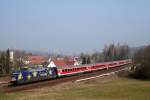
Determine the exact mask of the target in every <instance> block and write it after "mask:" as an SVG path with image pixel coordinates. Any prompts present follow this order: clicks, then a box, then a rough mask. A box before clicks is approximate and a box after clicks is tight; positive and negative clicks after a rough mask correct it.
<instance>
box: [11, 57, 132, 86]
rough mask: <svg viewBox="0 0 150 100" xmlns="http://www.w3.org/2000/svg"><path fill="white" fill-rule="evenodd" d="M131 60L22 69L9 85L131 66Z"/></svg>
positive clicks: (12, 75) (15, 72) (15, 74)
mask: <svg viewBox="0 0 150 100" xmlns="http://www.w3.org/2000/svg"><path fill="white" fill-rule="evenodd" d="M131 63H132V61H131V59H127V60H119V61H111V62H103V63H97V64H85V65H78V66H64V67H59V66H49V65H48V66H45V67H41V66H37V67H23V68H21V69H20V70H16V71H14V72H12V74H11V84H13V85H18V84H24V83H31V82H36V81H42V80H50V79H56V78H60V77H63V76H70V75H75V74H81V73H85V72H92V71H96V70H102V69H109V68H114V67H119V66H122V65H127V64H131Z"/></svg>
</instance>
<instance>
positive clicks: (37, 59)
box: [24, 56, 47, 65]
mask: <svg viewBox="0 0 150 100" xmlns="http://www.w3.org/2000/svg"><path fill="white" fill-rule="evenodd" d="M45 62H47V57H45V56H27V57H26V58H25V60H24V63H25V64H31V65H41V64H43V63H45Z"/></svg>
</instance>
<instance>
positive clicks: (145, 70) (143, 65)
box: [130, 45, 150, 79]
mask: <svg viewBox="0 0 150 100" xmlns="http://www.w3.org/2000/svg"><path fill="white" fill-rule="evenodd" d="M133 64H134V66H133V67H132V73H131V74H130V75H131V77H133V78H139V79H150V45H148V46H146V47H142V48H140V49H139V50H138V51H137V52H136V53H135V54H134V56H133Z"/></svg>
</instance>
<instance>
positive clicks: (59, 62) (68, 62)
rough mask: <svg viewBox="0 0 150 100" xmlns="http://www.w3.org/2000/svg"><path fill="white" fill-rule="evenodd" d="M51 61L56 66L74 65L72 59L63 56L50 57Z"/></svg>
mask: <svg viewBox="0 0 150 100" xmlns="http://www.w3.org/2000/svg"><path fill="white" fill-rule="evenodd" d="M51 61H53V62H54V64H55V65H56V66H70V65H74V63H75V61H74V60H69V59H64V58H55V59H52V60H51Z"/></svg>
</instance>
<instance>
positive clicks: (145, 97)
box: [0, 75, 150, 100]
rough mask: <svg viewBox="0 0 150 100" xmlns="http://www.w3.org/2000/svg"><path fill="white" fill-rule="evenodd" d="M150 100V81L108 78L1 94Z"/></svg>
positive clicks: (17, 99) (25, 98)
mask: <svg viewBox="0 0 150 100" xmlns="http://www.w3.org/2000/svg"><path fill="white" fill-rule="evenodd" d="M10 99H11V100H13V99H14V100H150V81H140V80H134V79H127V78H118V77H117V76H115V75H114V76H113V77H112V76H107V77H105V78H97V79H93V80H88V81H84V82H79V83H78V82H67V83H62V84H59V85H56V86H52V87H44V88H40V89H34V90H28V91H23V92H18V93H9V94H0V100H10Z"/></svg>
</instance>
